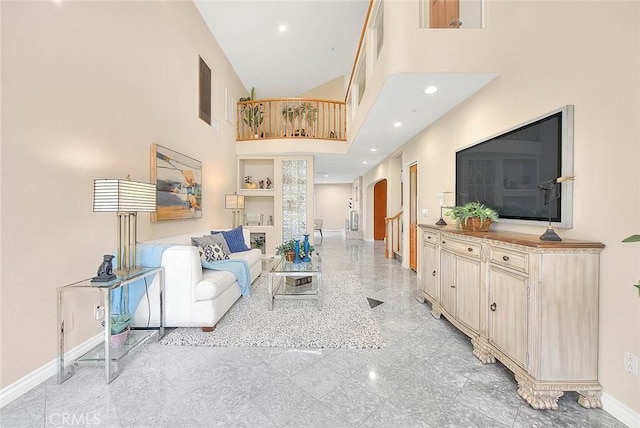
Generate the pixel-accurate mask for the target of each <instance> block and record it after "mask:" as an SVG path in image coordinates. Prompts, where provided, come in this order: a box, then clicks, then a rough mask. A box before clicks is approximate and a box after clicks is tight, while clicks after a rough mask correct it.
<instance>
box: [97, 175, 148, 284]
mask: <svg viewBox="0 0 640 428" xmlns="http://www.w3.org/2000/svg"><path fill="white" fill-rule="evenodd" d="M93 212H115V213H117V216H118V230H117V247H116V263H117V267H118V269H117V270H116V271H115V273H116V274H125V273H128V272H131V271H136V270H138V267H137V266H136V242H137V241H138V233H137V231H138V228H137V215H138V213H139V212H150V213H153V212H156V186H155V185H153V184H150V183H142V182H139V181H131V180H130V179H129V176H127V179H126V180H120V179H98V180H94V181H93Z"/></svg>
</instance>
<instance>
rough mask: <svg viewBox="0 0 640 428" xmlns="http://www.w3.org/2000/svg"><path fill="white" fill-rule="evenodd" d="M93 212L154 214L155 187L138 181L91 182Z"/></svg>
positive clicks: (108, 180)
mask: <svg viewBox="0 0 640 428" xmlns="http://www.w3.org/2000/svg"><path fill="white" fill-rule="evenodd" d="M93 211H94V212H156V186H155V184H151V183H142V182H140V181H130V180H119V179H99V180H94V181H93Z"/></svg>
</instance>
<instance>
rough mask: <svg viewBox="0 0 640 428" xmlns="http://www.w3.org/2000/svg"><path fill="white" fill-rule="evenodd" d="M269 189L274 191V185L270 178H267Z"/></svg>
mask: <svg viewBox="0 0 640 428" xmlns="http://www.w3.org/2000/svg"><path fill="white" fill-rule="evenodd" d="M267 189H273V183H271V179H270V178H269V177H267Z"/></svg>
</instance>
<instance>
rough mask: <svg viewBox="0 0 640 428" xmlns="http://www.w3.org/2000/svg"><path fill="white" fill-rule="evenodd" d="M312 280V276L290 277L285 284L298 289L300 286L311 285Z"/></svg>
mask: <svg viewBox="0 0 640 428" xmlns="http://www.w3.org/2000/svg"><path fill="white" fill-rule="evenodd" d="M312 280H313V277H312V276H288V277H286V279H285V283H286V284H287V285H289V286H291V287H297V286H299V285H305V284H310V283H311V281H312Z"/></svg>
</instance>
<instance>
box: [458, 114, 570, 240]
mask: <svg viewBox="0 0 640 428" xmlns="http://www.w3.org/2000/svg"><path fill="white" fill-rule="evenodd" d="M565 175H573V106H569V105H568V106H565V107H562V108H560V109H558V110H555V111H553V112H551V113H548V114H546V115H544V116H542V117H539V118H536V119H533V120H531V121H529V122H527V123H524V124H521V125H518V126H517V127H515V128H512V129H510V130H507V131H505V132H503V133H501V134H499V135H496V136H493V137H490V138H489V139H487V140H484V141H481V142H479V143H476V144H473V145H471V146H469V147H466V148H463V149H460V150H458V151H457V152H456V205H463V204H465V203H467V202H470V201H480V202H482V203H483V204H485V205H487V206H489V207H491V208H494V209H496V210H497V211H498V214H499V216H500V220H501V221H503V220H506V221H511V222H516V223H530V224H540V222H545V223H547V222H548V221H549V214H550V215H551V222H552V223H554V225H556V226H558V227H564V228H570V227H572V206H573V201H572V199H573V187H572V186H573V183H572V182H571V181H565V182H563V183H562V184H560V185H559V186H560V198H559V199H558V200H556V201H553V202H551V203H550V204H549V205H544V198H543V197H544V192H542V191H541V190H539V189H538V184H539V183H540V182H543V181H547V180H552V179H554V178H558V177H561V176H565Z"/></svg>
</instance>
